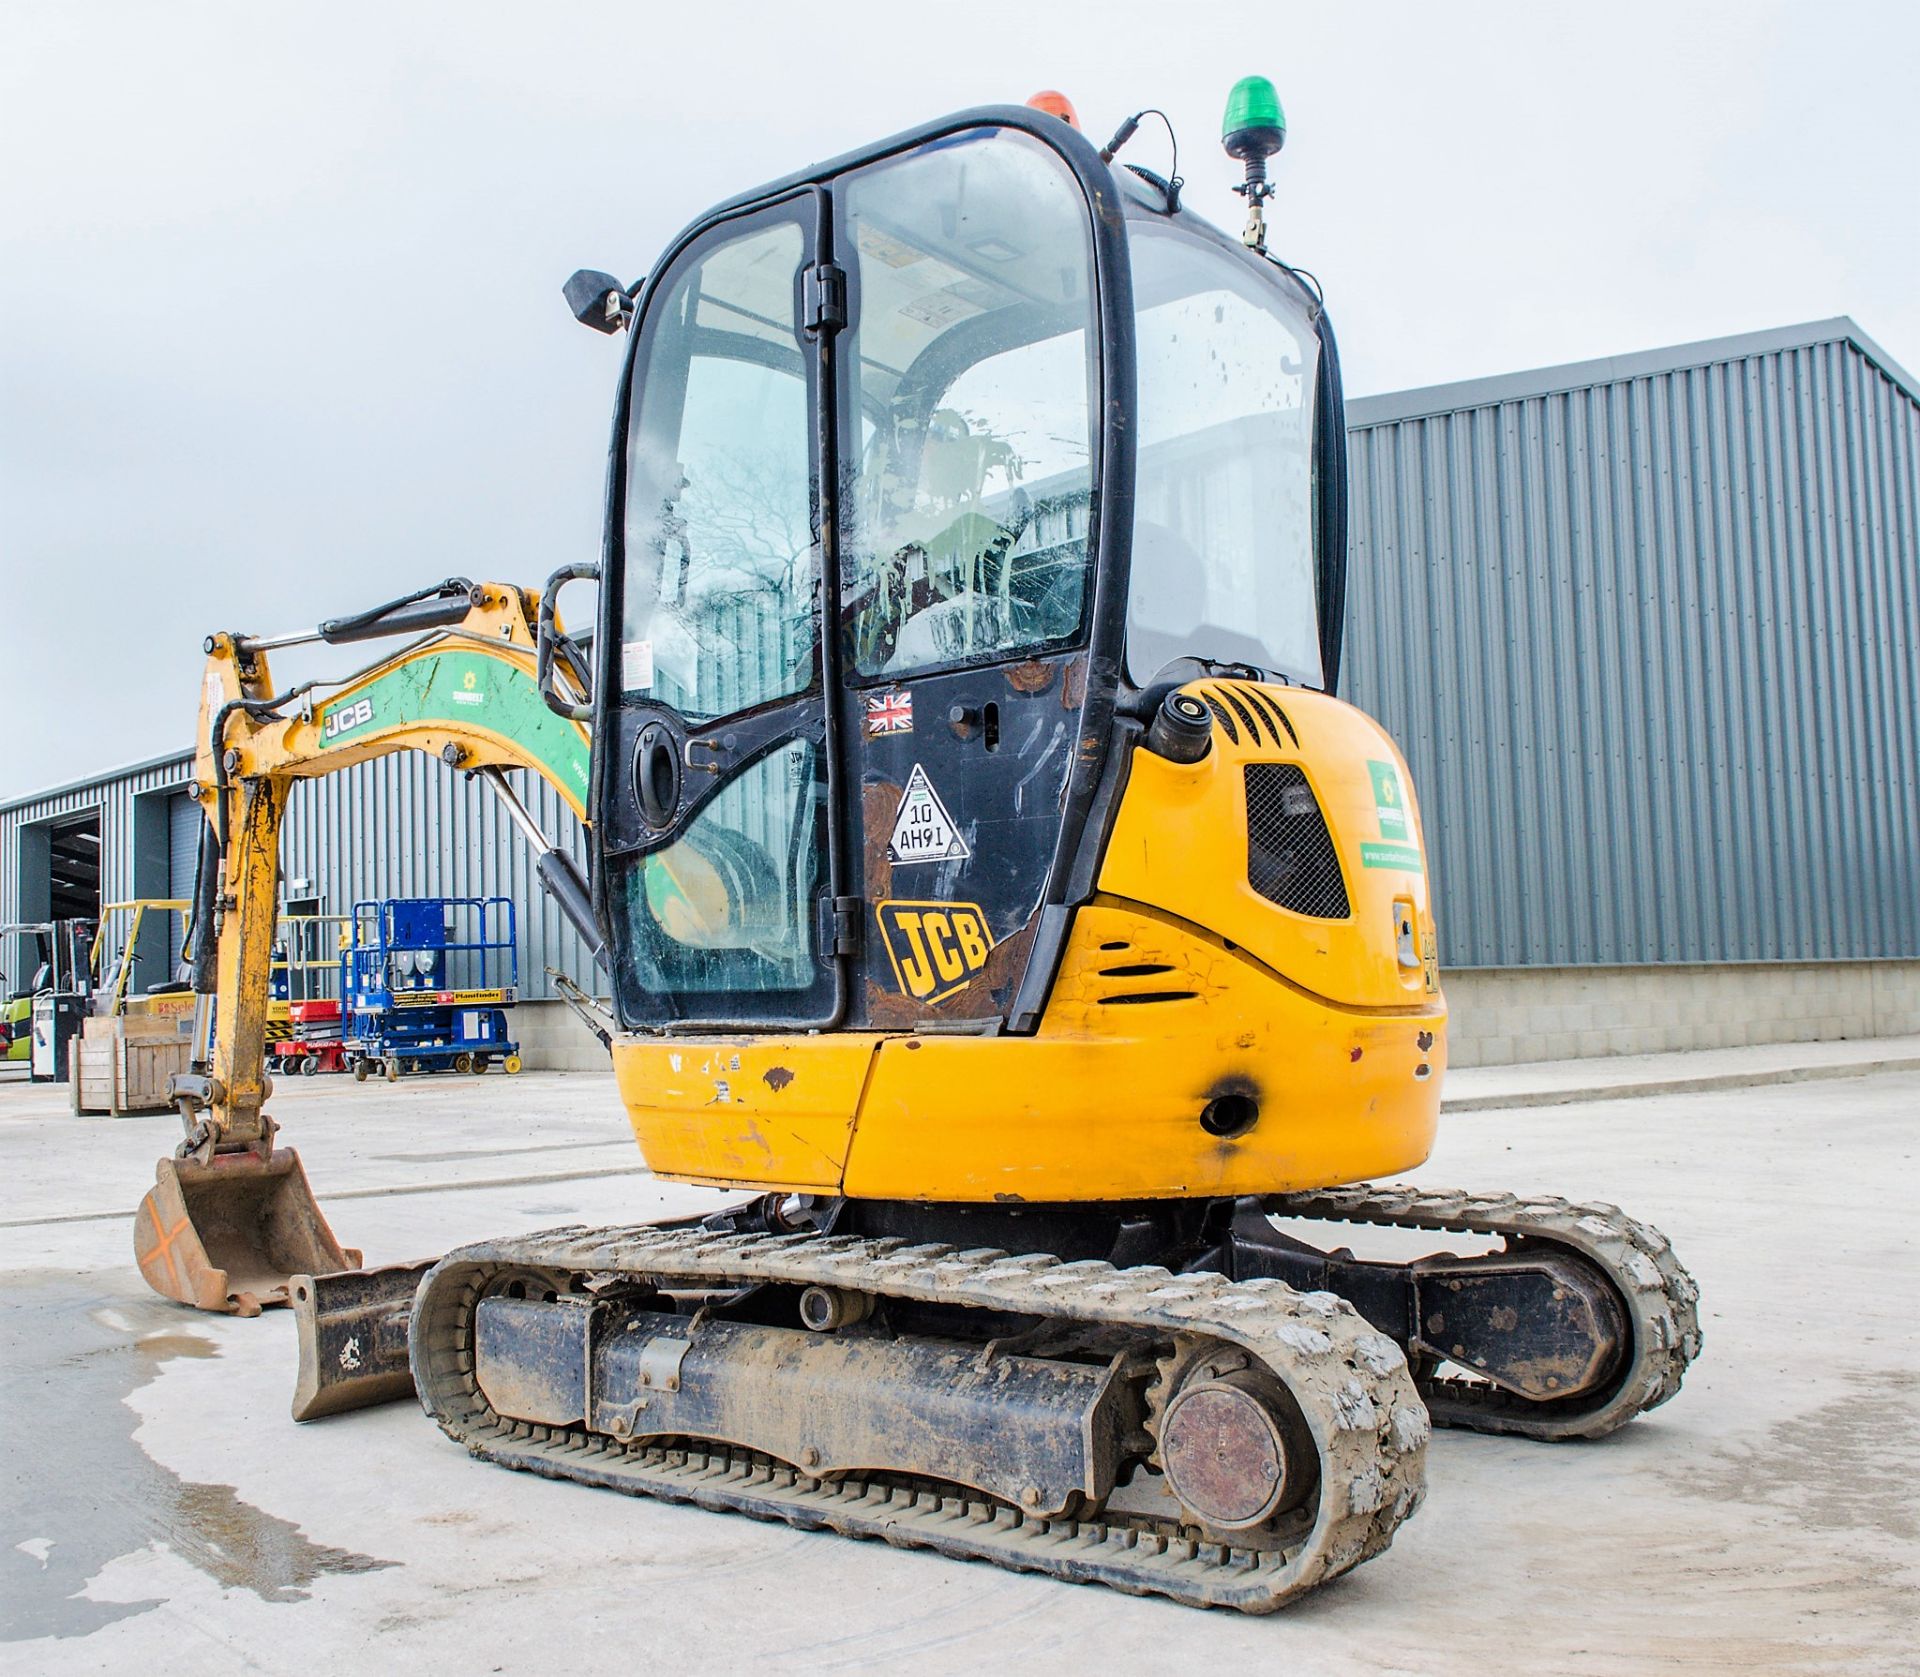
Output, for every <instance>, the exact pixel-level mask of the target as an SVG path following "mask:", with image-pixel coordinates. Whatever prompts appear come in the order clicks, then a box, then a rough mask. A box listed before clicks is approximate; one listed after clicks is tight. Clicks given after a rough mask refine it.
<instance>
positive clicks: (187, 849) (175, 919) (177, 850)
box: [143, 792, 206, 978]
mask: <svg viewBox="0 0 1920 1677" xmlns="http://www.w3.org/2000/svg"><path fill="white" fill-rule="evenodd" d="M205 824H206V817H205V816H204V815H202V814H201V813H200V806H199V805H198V804H197V803H195V802H194V801H193V799H191V798H190V797H188V796H187V795H186V793H184V792H176V793H174V795H173V796H172V797H171V798H169V799H168V800H167V895H168V896H170V897H179V898H182V899H183V900H185V901H187V902H191V901H192V900H193V870H194V866H195V864H196V863H197V862H198V861H199V858H200V829H201V828H202V827H203V826H204V825H205ZM167 922H168V926H167V976H168V977H169V978H171V977H172V976H173V972H174V969H175V968H176V967H177V966H178V965H179V963H180V925H181V917H180V916H179V915H173V914H170V915H168V916H167ZM143 941H144V940H143Z"/></svg>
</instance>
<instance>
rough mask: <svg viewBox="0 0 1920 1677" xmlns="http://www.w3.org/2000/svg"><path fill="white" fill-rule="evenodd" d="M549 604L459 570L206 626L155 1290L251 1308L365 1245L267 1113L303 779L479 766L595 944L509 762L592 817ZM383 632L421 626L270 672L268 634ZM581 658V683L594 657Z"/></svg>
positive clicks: (140, 1219) (150, 1196) (142, 1227)
mask: <svg viewBox="0 0 1920 1677" xmlns="http://www.w3.org/2000/svg"><path fill="white" fill-rule="evenodd" d="M537 609H538V596H537V595H536V594H534V593H532V592H531V591H528V590H522V589H519V588H516V587H511V586H506V585H502V584H498V583H470V582H467V581H465V580H464V579H454V580H452V581H449V582H447V583H443V584H440V585H439V586H437V587H435V588H431V589H426V590H422V591H421V592H420V593H419V594H416V595H411V596H408V597H407V598H405V599H402V600H399V601H396V602H393V603H392V604H391V605H388V606H385V607H382V608H379V609H377V610H375V611H372V612H367V613H362V614H359V615H358V616H354V617H348V618H337V619H334V620H332V621H330V622H328V623H324V624H321V625H320V626H319V627H318V628H317V629H314V630H311V631H307V632H303V633H301V634H296V635H284V636H278V637H272V638H265V639H254V638H249V637H246V636H241V635H233V634H216V635H213V636H210V637H209V638H208V640H207V643H206V652H207V664H206V671H205V675H204V677H203V680H202V683H201V700H200V729H199V742H198V751H197V753H196V758H195V783H194V793H193V795H194V796H195V798H196V799H197V800H198V801H199V803H200V806H201V808H202V810H203V811H204V813H205V815H206V818H207V826H206V831H205V834H204V837H203V842H202V848H201V858H200V868H199V877H198V881H197V884H196V888H195V897H194V904H193V915H192V931H191V939H192V942H191V957H192V962H191V964H192V973H193V987H194V990H195V991H196V992H197V995H198V1003H197V1016H196V1022H195V1043H196V1049H195V1062H194V1069H193V1071H192V1072H191V1073H189V1074H188V1075H186V1076H183V1077H178V1078H176V1079H174V1082H173V1085H172V1088H171V1090H170V1093H171V1096H172V1098H173V1100H174V1103H175V1105H176V1106H177V1107H178V1108H179V1111H180V1115H181V1120H182V1122H183V1124H184V1125H185V1128H186V1138H185V1140H184V1141H183V1142H182V1143H181V1145H180V1147H179V1148H178V1150H177V1151H176V1152H175V1153H174V1154H173V1155H172V1156H170V1157H167V1158H163V1159H161V1160H160V1161H159V1163H158V1166H157V1167H156V1172H155V1178H156V1179H155V1183H154V1186H153V1188H152V1189H150V1190H149V1191H148V1193H147V1196H146V1198H145V1200H144V1201H142V1203H141V1206H140V1210H139V1213H138V1215H137V1217H136V1221H135V1230H134V1250H135V1255H136V1257H137V1258H138V1260H139V1264H140V1272H141V1274H142V1275H143V1276H145V1277H146V1280H147V1283H148V1285H150V1286H151V1287H153V1288H154V1290H155V1291H156V1292H159V1293H162V1294H165V1295H166V1296H167V1297H169V1298H174V1299H178V1300H180V1301H181V1302H182V1303H185V1304H191V1305H195V1306H197V1307H198V1308H200V1309H202V1310H213V1311H225V1312H232V1313H237V1314H240V1315H253V1314H255V1313H256V1312H258V1311H259V1310H260V1309H262V1308H263V1307H265V1306H268V1305H276V1304H286V1303H288V1302H289V1297H290V1287H291V1283H292V1278H293V1277H294V1276H295V1275H298V1274H308V1275H313V1274H326V1273H329V1272H336V1271H342V1270H352V1269H357V1268H358V1266H359V1263H360V1254H359V1252H357V1251H355V1250H354V1249H352V1248H350V1247H343V1246H341V1245H340V1243H339V1242H338V1241H337V1240H336V1239H335V1238H334V1235H333V1231H332V1230H331V1229H330V1228H329V1227H328V1226H327V1220H326V1218H325V1217H324V1216H323V1215H322V1214H321V1212H320V1208H319V1206H318V1205H317V1204H316V1203H315V1202H314V1198H313V1191H312V1189H311V1188H310V1187H309V1185H308V1182H307V1177H306V1172H305V1170H304V1169H302V1167H301V1164H300V1160H299V1156H298V1155H297V1154H296V1153H294V1152H293V1151H292V1150H290V1149H287V1148H278V1147H276V1146H275V1145H274V1137H275V1131H276V1126H275V1124H274V1122H273V1120H272V1118H271V1117H270V1116H269V1115H268V1113H267V1100H268V1098H269V1095H270V1091H271V1085H270V1082H269V1079H268V1077H267V1075H266V1060H265V1048H266V1027H267V1016H268V1006H269V987H270V986H269V979H270V968H271V964H272V958H273V956H272V950H273V932H274V922H275V913H276V904H277V897H278V886H279V850H280V825H281V821H282V819H283V817H284V816H285V813H286V807H287V798H288V795H289V793H290V792H291V790H292V787H293V783H294V782H295V781H297V780H311V779H317V778H319V777H320V776H323V775H329V774H333V773H336V772H338V771H339V770H342V769H346V768H351V767H352V766H353V765H354V764H356V763H363V762H366V761H368V760H370V759H372V758H375V757H381V756H387V755H391V754H392V753H395V752H400V751H421V752H427V753H429V754H431V755H433V756H435V757H438V758H440V759H441V761H443V762H445V763H446V764H448V765H449V766H450V767H453V768H457V769H461V770H464V771H467V772H470V773H474V774H477V775H478V776H480V777H481V778H482V779H483V780H485V781H486V782H487V783H488V784H489V785H490V786H491V787H492V788H493V790H494V792H495V793H496V794H497V795H498V796H499V797H500V798H501V799H502V800H503V802H504V804H505V806H506V809H507V812H508V814H509V816H510V818H511V819H512V821H513V823H514V825H515V826H516V827H517V828H519V829H520V830H521V831H522V832H523V834H525V835H526V836H527V838H528V840H529V842H530V843H531V844H533V846H534V848H535V850H536V852H537V854H538V856H539V871H540V877H541V879H542V880H543V882H544V883H545V884H546V886H547V888H548V890H549V891H551V892H552V893H553V894H554V896H555V897H556V899H557V900H558V901H559V903H560V906H561V909H562V911H563V912H564V913H566V914H567V916H568V918H569V919H570V920H571V921H572V922H573V923H574V924H575V925H576V927H578V928H579V929H580V931H581V932H582V934H583V935H584V936H585V937H586V938H587V941H588V944H589V947H592V948H596V949H597V948H598V945H599V943H600V938H599V934H598V932H597V931H596V930H595V928H594V923H593V912H592V908H591V905H590V904H589V902H588V899H587V892H586V886H585V882H584V881H583V880H581V878H580V876H579V873H578V871H577V870H576V869H575V868H574V866H573V863H572V860H571V858H570V857H569V856H568V855H567V853H566V852H565V851H564V850H562V849H560V848H558V847H557V846H555V845H554V844H552V843H551V842H550V841H549V840H548V839H547V838H546V836H545V835H544V834H543V833H541V831H540V828H539V826H538V824H537V823H536V822H535V820H534V818H533V816H532V815H531V813H530V812H529V811H528V810H527V808H526V805H525V804H524V803H523V802H522V801H521V799H520V798H519V796H518V795H517V794H516V793H515V792H514V790H513V788H512V786H511V785H510V784H509V783H508V781H507V780H506V779H505V775H506V773H507V772H508V771H510V770H514V769H521V770H526V771H528V772H530V773H533V774H537V775H538V776H540V778H541V779H543V780H545V781H546V782H547V783H548V784H549V785H551V786H552V787H553V788H554V790H555V791H556V792H557V793H558V795H559V796H560V798H561V799H562V801H563V802H565V803H566V805H567V806H568V808H569V809H571V810H572V811H573V813H574V815H575V816H576V817H578V818H580V819H581V820H584V819H585V817H586V790H587V770H588V763H589V758H590V748H589V743H588V734H587V729H586V727H585V726H584V724H583V723H581V722H580V721H577V720H571V719H569V718H567V717H564V716H561V715H559V714H556V713H555V711H554V710H553V709H551V708H550V707H549V705H548V704H547V703H546V701H545V700H544V699H543V697H542V691H541V689H542V685H543V683H542V680H541V677H542V673H543V672H542V671H541V669H540V666H539V661H538V657H537V652H536V642H535V634H536V625H537V617H536V612H537ZM387 635H403V636H415V637H417V638H414V639H412V640H411V641H410V642H409V644H407V645H406V646H404V647H402V648H401V649H400V650H399V651H397V652H394V653H392V654H391V655H389V656H387V657H385V658H382V659H381V660H379V661H378V662H377V663H375V664H372V665H370V666H368V667H366V668H364V669H362V670H360V671H359V672H358V673H357V674H355V675H353V676H351V677H349V678H348V679H347V680H345V681H343V682H339V683H337V684H321V683H305V684H302V685H300V686H297V687H294V688H291V689H289V690H288V691H286V692H284V693H276V692H275V690H274V686H273V680H272V675H271V672H270V670H269V667H268V662H267V653H268V651H269V650H270V649H271V648H277V647H283V646H289V645H295V644H299V643H300V642H303V641H309V640H312V641H320V642H323V643H326V644H330V645H342V644H349V643H354V642H358V641H362V640H370V639H374V638H376V637H379V636H387ZM568 673H569V674H570V675H571V677H572V678H573V681H574V685H575V688H576V696H577V695H578V694H579V692H580V691H581V689H583V687H584V680H585V677H584V674H583V673H582V672H580V671H579V670H578V669H571V670H570V671H569V672H568ZM547 684H548V685H551V677H549V681H548V683H547ZM216 1003H217V1005H215V1004H216Z"/></svg>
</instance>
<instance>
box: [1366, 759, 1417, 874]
mask: <svg viewBox="0 0 1920 1677" xmlns="http://www.w3.org/2000/svg"><path fill="white" fill-rule="evenodd" d="M1367 773H1368V774H1369V775H1370V776H1372V778H1373V813H1374V817H1375V819H1376V820H1378V821H1379V823H1380V836H1381V837H1382V838H1383V839H1399V840H1401V841H1402V842H1404V841H1405V840H1407V839H1409V838H1411V837H1412V836H1413V835H1412V834H1411V833H1409V832H1408V831H1407V798H1406V794H1405V793H1404V792H1403V791H1401V789H1400V771H1399V770H1398V769H1396V768H1395V767H1394V766H1393V764H1391V763H1383V762H1381V761H1380V760H1379V759H1378V758H1375V759H1372V760H1370V761H1369V762H1368V764H1367ZM1369 865H1371V864H1369Z"/></svg>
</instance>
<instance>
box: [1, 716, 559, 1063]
mask: <svg viewBox="0 0 1920 1677" xmlns="http://www.w3.org/2000/svg"><path fill="white" fill-rule="evenodd" d="M192 777H193V757H192V754H191V753H188V752H182V753H180V754H179V755H177V756H172V757H160V758H155V759H154V760H152V761H151V762H147V763H140V764H137V765H135V766H134V767H133V768H130V769H123V770H120V771H118V772H117V773H114V774H110V775H102V776H99V777H97V778H95V779H92V780H84V781H77V782H75V783H74V784H73V785H71V786H64V787H60V788H58V789H57V790H55V791H52V792H44V793H40V794H38V795H37V796H35V797H32V798H27V799H22V800H20V801H18V802H15V803H11V804H6V805H0V922H8V921H15V920H27V921H32V920H40V919H43V918H51V917H53V916H54V915H55V914H56V912H59V913H65V912H73V913H82V912H91V904H87V903H82V902H79V901H77V900H72V899H73V895H74V891H75V890H79V891H84V890H85V889H86V888H87V886H88V884H89V883H90V882H88V881H86V880H84V879H82V878H81V877H79V875H78V874H77V873H74V872H73V868H74V867H75V866H77V865H78V864H71V865H69V864H63V863H61V861H60V858H61V857H62V856H64V855H65V854H67V853H69V852H71V851H73V850H75V849H76V848H78V846H79V845H83V844H84V843H85V836H86V835H89V834H97V835H98V843H97V845H96V846H94V848H95V849H96V850H97V854H98V863H97V868H98V873H97V880H98V895H97V898H95V899H94V900H95V901H97V902H99V903H111V902H120V901H127V900H130V899H132V898H135V897H176V898H188V897H191V896H192V894H193V870H194V862H195V856H196V846H197V843H198V838H199V831H200V822H201V819H202V818H201V815H200V810H199V806H198V805H196V804H195V803H194V802H193V801H192V800H191V799H189V798H187V797H186V796H184V795H183V794H184V789H185V787H186V786H187V784H188V783H189V782H190V781H191V779H192ZM514 779H515V781H516V783H517V784H518V785H519V790H520V793H521V796H522V797H523V798H524V799H525V800H526V803H527V806H528V808H529V809H531V810H532V811H533V813H534V816H535V818H536V819H537V820H538V821H539V822H540V825H541V828H542V830H543V831H545V832H546V833H547V834H549V835H550V836H551V837H553V838H556V839H565V840H567V841H568V842H569V843H570V845H571V848H572V850H573V852H574V857H575V859H576V860H577V861H578V862H579V863H580V864H581V865H582V866H583V867H584V866H585V865H586V845H585V841H584V835H583V834H582V832H581V830H580V826H579V823H578V822H577V821H575V820H574V817H573V814H572V812H571V811H570V810H568V809H567V807H566V806H565V804H563V803H562V802H561V800H560V798H559V796H558V795H557V794H556V793H555V792H554V790H553V788H552V787H550V786H549V785H548V784H547V783H546V782H545V781H544V780H541V779H539V777H537V776H532V775H516V776H515V777H514ZM63 867H65V868H66V871H67V873H68V874H71V875H72V881H73V883H72V887H71V888H70V889H69V890H68V898H69V901H68V903H67V904H65V905H64V906H63V904H62V903H61V902H60V901H58V900H57V896H58V893H59V892H60V890H61V885H62V879H63V872H62V869H63ZM280 872H281V879H282V885H283V891H284V894H285V895H286V896H287V897H318V898H319V899H320V901H321V903H322V904H323V905H324V910H325V912H327V913H329V914H344V913H346V912H347V911H348V910H349V909H350V908H351V907H352V905H353V904H354V903H355V902H357V901H360V900H362V899H365V898H370V897H404V896H460V897H466V896H492V895H496V894H497V895H501V896H506V897H511V898H512V899H513V900H514V904H515V912H516V914H517V916H518V921H519V924H518V932H519V940H520V989H521V994H522V995H523V996H526V997H529V998H534V999H540V998H546V997H550V996H552V995H553V994H554V991H553V986H552V983H551V982H550V981H549V979H548V978H547V975H546V968H547V967H548V966H549V965H552V966H556V967H559V968H560V969H561V970H562V971H565V972H567V973H569V974H571V975H572V976H573V977H575V978H576V979H578V980H580V981H582V982H585V981H586V980H587V979H588V977H589V975H590V973H591V971H592V963H591V961H590V960H589V959H588V958H587V954H586V951H585V950H584V949H583V948H582V946H581V943H580V939H579V935H578V934H577V933H576V932H575V931H574V930H573V928H572V927H571V926H569V925H567V924H566V922H565V920H564V919H563V918H562V917H561V915H560V914H559V912H558V911H557V910H556V909H555V908H554V906H553V902H552V899H551V898H549V897H548V896H547V895H546V893H545V892H543V891H542V890H541V889H540V884H539V880H538V877H537V876H536V874H535V873H534V869H533V861H532V857H531V856H530V854H529V852H528V849H527V846H526V844H525V842H524V841H523V840H522V839H521V838H520V836H519V834H518V833H516V832H514V831H513V830H512V829H511V827H510V826H509V825H508V823H507V820H506V817H505V815H504V813H503V811H502V810H501V808H500V805H499V800H498V799H496V798H495V797H494V796H493V795H492V794H491V793H490V792H488V791H487V790H486V789H485V788H484V787H481V786H478V785H476V784H474V783H473V782H472V781H471V780H470V779H468V777H467V776H465V775H463V774H460V773H459V772H457V771H456V770H454V769H450V768H448V767H447V766H446V765H445V764H444V763H440V762H438V761H435V760H434V759H431V758H427V757H422V756H419V755H417V754H412V753H406V754H402V755H399V756H394V757H383V758H379V759H377V760H376V761H374V762H371V763H360V764H356V765H355V766H354V767H353V768H350V769H345V770H343V771H341V772H340V773H338V774H336V775H332V776H329V777H328V778H326V779H325V780H316V781H303V782H300V783H298V784H296V786H295V787H294V789H293V793H292V795H291V797H290V798H289V799H288V803H287V814H286V820H285V823H284V825H283V827H282V829H281V840H280ZM156 932H157V935H155V934H147V933H143V937H142V942H143V944H144V945H146V947H143V948H142V949H141V950H140V951H139V958H138V964H137V965H136V968H135V974H134V984H135V986H136V987H144V986H145V985H147V984H150V983H157V982H159V981H161V980H162V979H163V978H165V977H166V976H168V974H169V972H170V970H171V966H172V961H173V959H174V958H176V957H177V955H178V950H177V948H175V949H171V950H169V949H167V948H164V947H162V945H161V942H160V939H161V938H164V937H165V935H166V933H165V929H164V928H157V929H156ZM6 944H7V945H8V947H5V948H0V971H3V972H5V973H6V974H7V975H8V976H9V979H10V980H11V978H12V976H13V975H14V974H16V973H18V974H21V975H23V976H24V974H25V973H26V972H27V971H28V970H29V969H30V968H31V965H32V960H33V957H32V955H31V954H30V946H29V944H28V941H27V940H26V939H24V938H15V939H8V940H6ZM530 1023H532V1024H533V1026H534V1029H535V1032H536V1034H539V1032H540V1030H541V1028H542V1026H543V1025H545V1023H546V1022H545V1021H542V1020H540V1019H539V1018H538V1016H537V1015H536V1016H534V1018H533V1019H531V1020H530Z"/></svg>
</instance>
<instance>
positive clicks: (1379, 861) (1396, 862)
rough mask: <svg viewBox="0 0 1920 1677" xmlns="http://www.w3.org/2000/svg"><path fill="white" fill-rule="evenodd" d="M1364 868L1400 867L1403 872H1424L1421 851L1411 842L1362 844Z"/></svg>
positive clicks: (1361, 856)
mask: <svg viewBox="0 0 1920 1677" xmlns="http://www.w3.org/2000/svg"><path fill="white" fill-rule="evenodd" d="M1360 865H1361V867H1363V868H1398V869H1399V870H1400V871H1401V872H1402V873H1422V872H1424V871H1425V870H1424V869H1423V868H1422V867H1421V865H1420V852H1419V850H1418V849H1417V848H1416V847H1415V846H1413V845H1411V844H1363V845H1361V846H1360Z"/></svg>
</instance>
